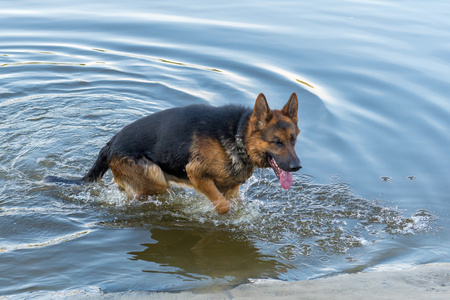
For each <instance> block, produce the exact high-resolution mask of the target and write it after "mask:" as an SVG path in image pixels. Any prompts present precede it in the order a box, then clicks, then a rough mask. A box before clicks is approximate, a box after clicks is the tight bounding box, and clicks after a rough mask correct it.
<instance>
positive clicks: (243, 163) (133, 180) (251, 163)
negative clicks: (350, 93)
mask: <svg viewBox="0 0 450 300" xmlns="http://www.w3.org/2000/svg"><path fill="white" fill-rule="evenodd" d="M297 109H298V100H297V96H296V95H295V93H294V94H292V96H291V98H290V99H289V101H288V102H287V103H286V105H285V106H284V107H283V109H282V110H281V111H280V110H271V109H270V108H269V106H268V104H267V101H266V99H265V97H264V95H263V94H260V95H259V96H258V98H257V99H256V102H255V106H254V108H253V110H252V109H249V108H246V107H242V106H234V105H228V106H222V107H213V106H207V105H190V106H186V107H179V108H172V109H168V110H164V111H161V112H158V113H154V114H152V115H150V116H147V117H144V118H142V119H139V120H137V121H135V122H133V123H131V124H130V125H128V126H126V127H124V128H123V129H122V130H121V131H119V132H118V133H117V134H116V135H115V136H113V138H112V139H111V140H110V141H109V142H108V143H107V144H106V146H105V147H103V148H102V149H101V151H100V153H99V155H98V158H97V160H96V162H95V164H94V165H93V167H92V168H91V169H90V170H89V172H88V173H87V174H86V175H85V176H84V177H82V178H80V179H64V178H59V177H54V176H50V177H46V178H45V181H46V182H63V183H71V184H73V183H75V184H83V183H90V182H95V181H98V180H100V179H101V178H102V176H103V175H104V174H105V172H106V171H107V170H108V169H111V171H112V173H113V175H114V180H115V182H116V183H117V184H118V185H119V187H120V188H121V189H123V190H124V191H125V192H126V193H127V194H129V195H130V196H133V197H142V196H149V195H157V194H161V193H164V192H165V191H166V190H167V189H168V188H169V186H170V184H171V183H176V184H184V185H188V186H191V187H194V188H195V189H197V190H199V191H200V192H202V193H203V194H204V195H205V196H206V197H208V199H209V200H210V201H211V202H212V203H213V205H214V206H215V209H216V210H217V212H218V213H220V214H224V213H227V212H228V211H229V209H230V202H229V201H228V200H229V199H231V198H236V197H237V196H238V193H239V187H240V185H241V184H243V183H244V182H245V181H246V180H247V179H248V178H249V177H250V176H251V175H252V174H253V171H254V170H255V168H256V167H258V168H267V167H270V164H269V162H268V157H269V156H270V157H272V158H273V159H275V161H276V162H277V164H278V166H279V167H280V168H281V169H283V170H286V171H297V170H298V169H300V168H301V166H300V161H299V159H298V157H297V155H296V153H295V149H294V146H295V142H296V137H297V135H298V133H299V130H298V128H297V121H298V119H297ZM238 136H239V137H242V142H243V144H242V145H241V146H240V145H239V143H238V142H237V140H238ZM242 146H243V147H242ZM242 152H244V154H242Z"/></svg>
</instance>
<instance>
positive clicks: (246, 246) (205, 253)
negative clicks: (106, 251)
mask: <svg viewBox="0 0 450 300" xmlns="http://www.w3.org/2000/svg"><path fill="white" fill-rule="evenodd" d="M151 234H152V235H151V237H152V239H153V240H155V241H156V242H154V243H146V244H142V246H145V247H147V248H146V249H145V250H143V251H140V252H130V253H128V254H130V255H132V258H131V259H132V260H144V261H148V262H155V263H157V264H159V265H161V266H172V267H176V268H177V271H172V270H171V271H169V272H171V273H179V274H182V275H183V276H185V277H188V278H189V277H193V278H194V279H195V277H199V276H200V277H202V276H209V277H211V278H230V279H229V283H230V284H233V283H234V284H235V283H242V281H243V280H245V278H267V277H269V278H270V277H276V276H277V274H279V273H280V272H283V269H285V267H283V266H282V265H281V264H280V263H279V262H277V261H275V260H274V259H272V258H270V257H265V256H263V255H261V254H260V253H259V250H258V249H257V248H256V247H255V246H254V245H253V243H251V242H250V241H249V240H247V239H242V238H239V237H236V236H234V235H233V234H232V233H229V232H214V231H203V232H202V231H193V230H182V229H172V230H169V229H159V228H154V229H152V230H151ZM143 271H144V272H150V273H151V272H155V271H152V270H145V269H144V270H143ZM235 280H238V281H237V282H235Z"/></svg>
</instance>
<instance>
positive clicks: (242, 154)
mask: <svg viewBox="0 0 450 300" xmlns="http://www.w3.org/2000/svg"><path fill="white" fill-rule="evenodd" d="M249 118H250V114H243V115H242V116H241V118H240V119H239V123H238V126H237V131H236V135H235V140H236V150H237V153H238V155H239V158H240V159H241V160H242V161H243V162H244V163H246V164H250V163H251V162H250V157H249V156H248V154H247V150H246V149H245V141H244V135H245V130H246V129H247V125H248V120H249Z"/></svg>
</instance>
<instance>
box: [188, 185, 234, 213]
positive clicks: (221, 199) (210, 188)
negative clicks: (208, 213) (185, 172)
mask: <svg viewBox="0 0 450 300" xmlns="http://www.w3.org/2000/svg"><path fill="white" fill-rule="evenodd" d="M189 180H190V181H191V183H192V185H193V186H194V188H196V189H197V190H199V191H200V192H202V193H203V194H204V195H205V196H206V197H208V199H209V201H211V202H212V204H213V205H214V208H215V209H216V211H217V212H218V213H219V214H221V215H223V214H226V213H227V212H229V211H230V202H229V201H228V200H227V199H226V198H225V196H224V195H222V193H221V192H220V191H219V190H218V189H217V187H216V185H215V183H214V181H213V180H212V179H209V178H199V177H195V176H189Z"/></svg>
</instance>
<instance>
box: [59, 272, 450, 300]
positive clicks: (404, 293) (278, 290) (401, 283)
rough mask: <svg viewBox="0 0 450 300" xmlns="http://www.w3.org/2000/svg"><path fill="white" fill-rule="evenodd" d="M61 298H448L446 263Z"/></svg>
mask: <svg viewBox="0 0 450 300" xmlns="http://www.w3.org/2000/svg"><path fill="white" fill-rule="evenodd" d="M64 298H65V299H113V300H116V299H124V300H125V299H133V300H134V299H138V300H139V299H258V300H261V299H316V300H320V299H327V300H328V299H346V300H347V299H365V300H367V299H426V300H429V299H446V300H448V299H450V264H429V265H421V266H417V267H415V268H413V269H407V270H402V271H379V272H369V273H357V274H345V275H339V276H335V277H329V278H321V279H315V280H307V281H297V282H284V281H278V280H258V281H256V282H254V283H250V284H243V285H240V286H237V287H235V288H232V289H230V290H226V291H218V292H213V293H206V292H202V293H199V292H192V291H191V292H181V293H151V292H123V293H111V294H96V295H92V294H90V295H89V294H85V293H77V292H75V293H74V294H72V295H68V294H65V295H64Z"/></svg>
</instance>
